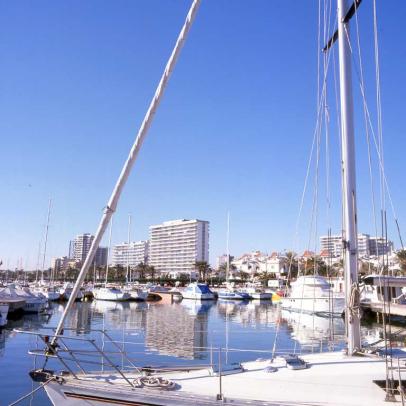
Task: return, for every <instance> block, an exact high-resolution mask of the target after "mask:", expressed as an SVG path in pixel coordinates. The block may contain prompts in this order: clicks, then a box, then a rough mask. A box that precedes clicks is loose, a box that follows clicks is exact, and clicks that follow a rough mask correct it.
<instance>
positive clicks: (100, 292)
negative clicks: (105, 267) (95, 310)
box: [93, 287, 131, 302]
mask: <svg viewBox="0 0 406 406" xmlns="http://www.w3.org/2000/svg"><path fill="white" fill-rule="evenodd" d="M93 295H94V298H95V299H96V300H111V301H115V302H123V301H126V300H130V298H131V296H130V294H129V293H128V292H125V291H123V290H122V289H119V288H115V287H113V288H107V287H104V288H95V289H93Z"/></svg>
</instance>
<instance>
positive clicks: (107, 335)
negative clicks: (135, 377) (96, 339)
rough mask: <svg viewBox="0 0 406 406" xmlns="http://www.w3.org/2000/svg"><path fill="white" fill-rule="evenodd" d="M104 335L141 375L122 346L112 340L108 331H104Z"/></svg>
mask: <svg viewBox="0 0 406 406" xmlns="http://www.w3.org/2000/svg"><path fill="white" fill-rule="evenodd" d="M102 334H103V335H104V336H105V337H107V338H108V340H109V341H110V342H111V343H112V344H113V345H114V346H115V347H116V348H117V349H118V350H119V351H120V352H121V353H122V354H123V356H124V358H125V359H126V360H127V361H128V362H129V363H130V364H131V366H132V367H133V368H135V370H136V371H137V372H139V373H141V370H140V369H139V367H137V366H136V365H135V364H134V363H133V362H132V360H131V359H130V358H129V357H128V355H127V353H126V352H125V351H123V350H122V349H121V348H120V346H119V345H118V344H117V343H116V342H115V341H114V340H113V339H112V338H111V336H110V335H109V334H107V332H106V330H102Z"/></svg>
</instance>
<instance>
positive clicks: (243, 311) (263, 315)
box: [217, 300, 279, 327]
mask: <svg viewBox="0 0 406 406" xmlns="http://www.w3.org/2000/svg"><path fill="white" fill-rule="evenodd" d="M217 308H218V313H219V314H220V315H221V316H222V317H223V318H224V320H227V321H232V322H236V323H239V324H241V325H243V326H246V327H248V326H251V327H253V326H274V325H275V323H276V322H277V321H278V319H279V308H278V307H276V306H275V305H272V303H270V302H269V301H263V302H261V301H251V302H246V301H241V300H240V301H234V302H233V301H229V300H228V301H219V302H218V304H217Z"/></svg>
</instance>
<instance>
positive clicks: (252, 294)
mask: <svg viewBox="0 0 406 406" xmlns="http://www.w3.org/2000/svg"><path fill="white" fill-rule="evenodd" d="M239 292H242V293H246V294H247V295H248V296H249V299H253V300H272V296H273V293H272V292H266V291H265V290H264V289H263V288H261V287H259V286H246V287H244V288H241V289H239Z"/></svg>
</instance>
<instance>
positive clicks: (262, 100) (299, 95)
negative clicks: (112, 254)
mask: <svg viewBox="0 0 406 406" xmlns="http://www.w3.org/2000/svg"><path fill="white" fill-rule="evenodd" d="M189 5H190V1H189V0H188V1H184V0H159V1H158V0H145V1H141V0H138V1H133V0H128V1H124V0H120V1H99V0H98V1H76V0H70V1H56V2H55V1H46V0H40V1H36V2H31V1H18V2H12V1H1V2H0V55H1V60H0V134H1V138H0V139H1V159H0V190H1V210H0V224H1V229H0V231H1V232H0V258H1V259H2V260H3V262H4V265H7V263H8V262H9V264H10V267H12V268H14V267H15V266H16V264H17V261H18V259H19V258H20V257H22V258H23V265H24V266H26V267H27V268H31V267H33V266H35V264H36V261H37V259H36V258H37V250H38V242H39V240H40V239H41V238H42V234H43V229H44V224H45V218H46V210H47V204H48V199H49V197H50V196H52V198H53V210H52V216H51V225H50V232H49V249H48V255H47V263H49V261H50V258H51V257H54V256H61V255H66V254H67V251H68V243H69V240H70V239H71V238H72V237H74V236H75V235H76V234H78V233H83V232H90V233H94V232H95V230H96V227H97V225H98V222H99V218H100V216H101V213H102V209H103V207H104V206H105V204H106V202H107V200H108V197H109V195H110V193H111V190H112V187H113V185H114V183H115V181H116V178H117V176H118V173H119V171H120V170H121V167H122V164H123V162H124V160H125V159H126V157H127V153H128V150H129V148H130V146H131V145H132V142H133V140H134V137H135V134H136V132H137V130H138V127H139V125H140V122H141V120H142V118H143V116H144V114H145V111H146V108H147V106H148V104H149V102H150V99H151V96H152V94H153V92H154V91H155V87H156V84H157V82H158V79H159V77H160V75H161V72H162V70H163V67H164V66H165V63H166V61H167V58H168V55H169V53H170V52H171V50H172V47H173V44H174V41H175V38H176V37H177V35H178V32H179V29H180V27H181V24H182V23H183V21H184V18H185V15H186V13H187V10H188V8H189ZM370 6H371V4H370V2H365V4H362V7H361V9H360V12H359V13H360V15H359V18H360V24H361V28H362V29H365V31H364V34H363V36H362V38H361V39H362V41H363V51H364V57H365V66H366V76H367V80H368V84H369V86H370V87H369V88H368V92H369V94H371V96H373V85H374V77H373V72H374V71H373V69H374V66H373V54H372V51H373V48H372V46H373V43H372V31H371V30H372V28H371V27H372V10H371V7H370ZM378 17H379V23H380V29H379V36H380V47H381V75H382V99H383V128H384V138H385V157H386V169H387V175H388V179H389V182H390V184H391V186H392V194H393V199H394V202H395V205H396V209H397V211H398V214H399V220H400V225H401V227H403V228H406V213H405V211H404V202H405V201H406V192H405V188H404V187H403V185H404V178H405V175H404V174H405V172H404V162H405V159H404V155H405V150H406V137H405V133H406V115H405V102H404V99H405V94H406V69H405V66H406V50H405V49H406V48H405V46H404V44H405V39H406V34H405V31H404V22H405V21H406V4H405V3H404V2H401V1H398V2H384V1H378ZM353 32H354V30H353ZM316 82H317V2H316V1H310V0H309V1H296V2H289V1H276V0H254V1H242V0H241V1H240V0H234V1H231V0H227V1H225V0H203V1H202V6H201V8H200V10H199V13H198V16H197V19H196V21H195V24H194V26H193V28H192V31H191V34H190V36H189V38H188V41H187V43H186V46H185V48H184V49H183V52H182V55H181V58H180V60H179V63H178V65H177V67H176V70H175V72H174V74H173V77H172V79H171V81H170V84H169V87H168V89H167V92H166V94H165V97H164V100H163V103H162V104H161V106H160V108H159V110H158V113H157V115H156V119H155V121H154V123H153V126H152V128H151V130H150V133H149V135H148V138H147V140H146V142H145V144H144V146H143V148H142V151H141V154H140V156H139V160H138V161H137V163H136V165H135V167H134V170H133V173H132V175H131V178H130V180H129V182H128V184H127V186H126V189H125V192H124V194H123V197H122V200H121V202H120V205H119V210H118V213H117V215H116V216H115V227H114V230H113V240H114V242H120V241H124V240H125V239H126V235H127V230H126V223H127V215H128V213H131V214H132V216H133V230H132V236H133V239H146V238H148V226H149V225H151V224H158V223H160V222H162V221H165V220H170V219H177V218H200V219H205V220H209V221H210V227H211V234H210V257H211V262H212V263H215V258H216V256H217V255H219V254H221V253H222V252H224V250H225V245H226V241H225V240H226V217H227V210H230V212H231V241H230V246H231V252H232V254H235V255H239V254H241V253H243V252H245V251H249V250H252V249H260V250H264V251H268V252H269V251H273V250H283V249H285V248H290V247H292V246H293V235H294V230H295V222H296V217H297V213H298V209H299V201H300V195H301V189H302V185H303V179H304V175H305V169H306V164H307V159H308V154H309V149H310V146H311V140H312V136H313V129H314V125H315V116H316V88H317V86H316ZM354 82H355V81H354ZM355 85H356V84H355ZM355 93H356V101H357V99H359V96H357V94H358V93H359V92H355ZM370 101H371V110H372V112H373V118H374V117H375V114H374V111H375V109H374V108H373V97H370ZM331 109H332V110H334V109H335V106H334V105H332V106H331ZM356 113H357V115H356V123H357V137H358V139H359V140H358V141H357V144H358V145H357V146H358V150H357V155H358V166H359V168H358V169H359V171H358V186H359V197H360V202H359V209H360V210H359V219H360V227H359V228H360V231H364V232H370V233H372V234H373V228H372V226H371V217H370V214H369V212H370V207H371V204H370V198H369V195H368V190H369V189H368V182H369V180H368V179H369V178H368V176H367V168H368V167H367V154H366V147H365V142H364V141H363V140H364V138H365V137H364V135H363V133H362V131H361V130H362V128H363V117H362V111H361V110H360V109H359V108H358V109H357V110H356ZM336 138H337V137H336V135H334V134H332V139H333V140H334V142H335V141H336ZM334 148H335V149H334ZM334 148H333V147H332V150H331V151H332V152H331V153H332V156H335V157H336V156H337V154H338V152H337V147H334ZM336 161H337V159H336V158H335V159H334V158H333V159H332V164H333V163H334V164H336V163H337V162H336ZM336 166H337V165H336ZM338 174H339V171H338V167H337V168H335V169H334V170H332V186H334V187H335V188H336V189H337V190H336V192H335V194H334V197H333V200H334V207H335V209H334V210H333V214H332V217H333V220H332V222H331V225H332V227H333V232H334V231H338V230H339V205H338V189H339V177H338ZM310 198H311V196H310V197H308V198H307V200H306V202H307V203H306V205H305V212H304V218H305V224H304V225H303V227H302V226H301V238H302V240H303V241H306V239H307V238H308V232H306V219H308V217H309V215H310V214H309V210H308V207H309V201H310ZM324 200H325V198H323V194H321V198H320V216H319V222H318V227H319V231H320V233H321V234H323V233H325V232H326V230H327V223H326V221H325V217H326V216H325V215H324V213H325V209H322V207H323V204H324V203H323V202H324ZM324 206H325V205H324ZM323 210H324V211H323ZM388 218H389V219H391V216H388ZM392 230H393V226H392V225H391V228H390V231H391V236H392V237H395V235H394V233H393V231H392ZM306 233H307V234H306ZM396 245H397V246H399V244H398V243H397V244H396ZM304 246H305V243H303V246H302V247H304ZM4 265H3V267H4Z"/></svg>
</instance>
